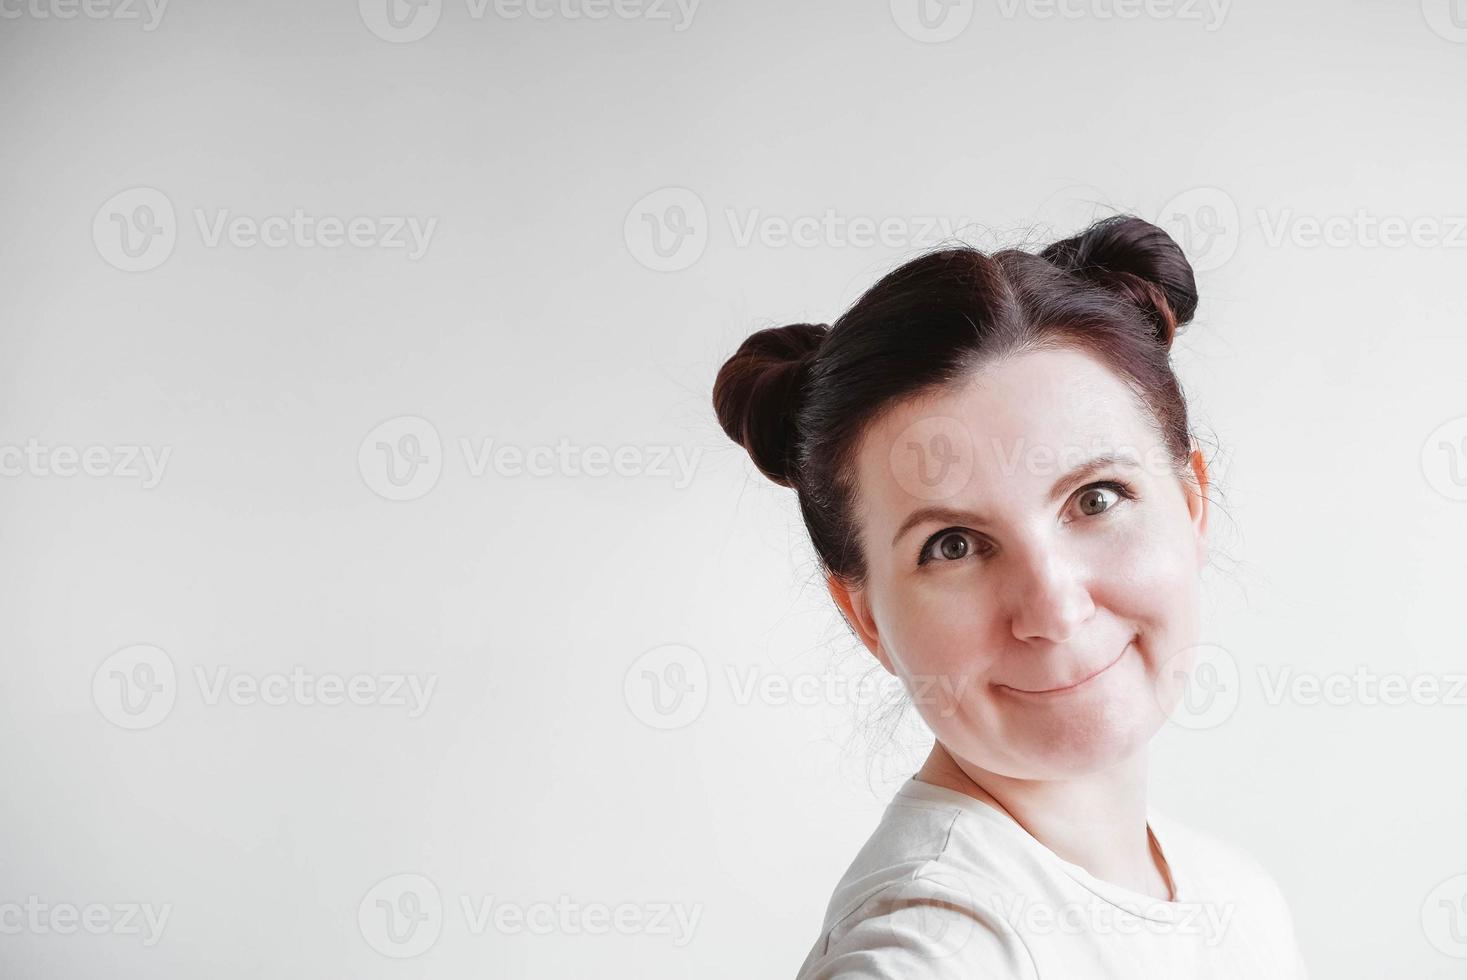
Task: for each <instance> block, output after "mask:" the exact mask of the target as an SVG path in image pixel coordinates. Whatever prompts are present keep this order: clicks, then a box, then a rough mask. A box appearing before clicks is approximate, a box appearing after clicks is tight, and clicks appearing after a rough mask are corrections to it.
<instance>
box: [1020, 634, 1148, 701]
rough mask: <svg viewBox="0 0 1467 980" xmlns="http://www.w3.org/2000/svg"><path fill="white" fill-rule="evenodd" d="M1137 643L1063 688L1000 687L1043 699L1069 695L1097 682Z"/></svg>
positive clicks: (1127, 646) (1129, 645) (1128, 644)
mask: <svg viewBox="0 0 1467 980" xmlns="http://www.w3.org/2000/svg"><path fill="white" fill-rule="evenodd" d="M1135 642H1136V641H1135V640H1132V641H1131V642H1130V643H1127V644H1126V645H1125V647H1124V648H1123V649H1122V650H1121V652H1120V653H1119V654H1117V655H1116V658H1115V659H1114V660H1112V661H1111V662H1110V663H1108V664H1106V665H1105V666H1104V667H1102V668H1100V669H1099V670H1097V671H1096V672H1095V673H1093V674H1091V675H1089V676H1088V677H1083V678H1081V679H1080V680H1078V681H1076V682H1075V683H1073V684H1066V685H1064V686H1063V687H1047V688H1044V689H1043V690H1040V691H1030V690H1026V689H1025V688H1022V687H1010V686H1009V685H1007V684H1000V685H998V686H999V687H1001V688H1003V689H1004V690H1006V691H1013V692H1014V693H1015V694H1030V695H1036V696H1041V697H1043V696H1049V695H1054V694H1067V693H1069V692H1070V691H1074V690H1076V689H1078V688H1081V687H1084V686H1085V685H1086V684H1089V683H1090V682H1091V681H1093V680H1095V678H1097V677H1099V676H1100V675H1101V674H1103V673H1105V672H1106V671H1107V670H1110V669H1111V668H1112V667H1114V666H1115V665H1116V664H1118V663H1120V662H1121V658H1122V657H1124V656H1125V655H1126V651H1127V650H1129V649H1131V646H1132V644H1134V643H1135Z"/></svg>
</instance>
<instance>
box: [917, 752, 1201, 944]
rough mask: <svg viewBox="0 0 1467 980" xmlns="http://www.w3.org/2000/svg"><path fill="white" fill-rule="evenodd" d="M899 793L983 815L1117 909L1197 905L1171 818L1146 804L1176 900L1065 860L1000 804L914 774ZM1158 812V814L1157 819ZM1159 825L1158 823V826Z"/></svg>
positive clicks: (1170, 910) (1148, 913)
mask: <svg viewBox="0 0 1467 980" xmlns="http://www.w3.org/2000/svg"><path fill="white" fill-rule="evenodd" d="M897 796H899V797H905V798H907V799H916V800H923V801H926V802H929V803H943V804H948V805H952V806H956V807H958V808H959V809H961V810H963V811H965V812H967V813H972V814H975V815H977V816H978V817H979V818H980V819H983V820H987V821H989V822H990V823H991V824H993V825H994V826H997V827H1001V828H1003V830H1004V832H1005V833H1008V834H1009V835H1010V836H1013V837H1014V838H1015V839H1017V840H1018V841H1019V842H1020V843H1021V844H1022V845H1023V846H1024V847H1026V848H1028V849H1029V850H1030V851H1032V852H1033V853H1035V854H1036V855H1038V856H1039V858H1040V859H1041V860H1043V861H1045V862H1046V863H1049V864H1054V865H1057V866H1058V867H1060V868H1061V869H1062V870H1063V871H1064V872H1065V874H1067V875H1069V877H1070V878H1072V879H1074V881H1075V882H1076V883H1077V884H1079V885H1080V886H1081V887H1083V888H1085V889H1086V890H1087V891H1090V892H1092V893H1094V894H1095V895H1097V896H1099V897H1100V898H1102V899H1104V900H1105V901H1107V902H1109V903H1110V904H1112V905H1114V906H1116V907H1117V908H1121V909H1124V910H1125V911H1127V912H1129V913H1131V914H1132V915H1135V916H1138V917H1140V918H1143V919H1149V920H1151V921H1153V922H1174V921H1176V920H1177V919H1178V917H1179V916H1180V915H1181V914H1182V912H1183V910H1184V909H1186V908H1187V907H1189V906H1190V905H1192V904H1195V903H1194V902H1193V901H1192V900H1191V898H1190V896H1191V888H1190V886H1189V884H1188V882H1187V880H1186V876H1185V873H1184V872H1181V871H1179V870H1178V868H1177V863H1176V853H1175V849H1174V848H1173V847H1171V846H1170V845H1171V844H1173V843H1175V838H1174V836H1173V835H1172V833H1171V829H1170V828H1171V822H1170V818H1169V817H1167V816H1165V815H1158V813H1157V812H1156V809H1155V808H1154V807H1150V806H1148V807H1147V809H1146V824H1147V828H1148V829H1149V830H1150V831H1151V834H1152V836H1153V837H1154V838H1155V839H1156V846H1157V848H1158V849H1159V850H1160V851H1161V854H1162V859H1163V860H1164V861H1165V863H1166V866H1167V871H1168V873H1169V875H1170V877H1171V880H1172V893H1173V896H1174V897H1173V899H1172V900H1171V901H1166V900H1163V899H1160V898H1156V897H1154V896H1152V895H1146V894H1143V893H1142V892H1137V891H1132V890H1131V889H1129V888H1125V887H1122V886H1121V885H1117V884H1115V883H1113V882H1109V881H1105V880H1103V879H1101V878H1097V877H1096V876H1095V875H1093V874H1091V873H1090V872H1089V871H1086V870H1085V869H1084V868H1082V867H1081V866H1080V865H1078V864H1074V863H1072V862H1070V861H1066V860H1065V859H1064V858H1062V857H1060V856H1059V855H1058V854H1056V853H1055V852H1054V851H1052V850H1050V849H1049V848H1048V847H1047V846H1045V844H1044V843H1043V842H1041V841H1040V840H1038V839H1037V838H1036V837H1034V835H1032V834H1030V833H1029V831H1027V830H1025V829H1024V826H1023V824H1021V823H1019V822H1018V821H1017V820H1015V819H1014V818H1013V817H1011V816H1009V815H1008V814H1007V813H1005V812H1004V811H1002V810H1000V809H998V808H997V807H994V806H991V805H989V804H988V803H985V802H984V801H983V800H980V799H978V798H977V797H976V796H969V795H968V794H967V793H960V792H958V791H957V790H954V789H948V788H947V787H945V786H937V785H934V784H932V783H925V782H923V781H921V780H920V779H918V778H917V777H916V776H912V777H911V778H910V779H908V780H907V781H906V783H904V784H903V785H902V788H901V789H900V790H898V791H897ZM1158 817H1160V819H1158ZM1158 825H1159V826H1158Z"/></svg>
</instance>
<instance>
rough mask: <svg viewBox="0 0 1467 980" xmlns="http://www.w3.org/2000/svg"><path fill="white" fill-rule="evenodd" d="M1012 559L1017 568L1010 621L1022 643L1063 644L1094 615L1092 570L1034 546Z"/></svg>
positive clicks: (1073, 560)
mask: <svg viewBox="0 0 1467 980" xmlns="http://www.w3.org/2000/svg"><path fill="white" fill-rule="evenodd" d="M1010 555H1011V557H1012V558H1013V561H1014V563H1015V567H1014V568H1013V569H1011V571H1012V573H1013V577H1012V582H1013V587H1012V592H1011V594H1010V603H1009V608H1010V619H1011V622H1012V629H1013V632H1014V636H1015V637H1016V638H1018V639H1020V640H1030V641H1032V640H1045V641H1048V642H1050V643H1064V642H1066V641H1068V640H1069V639H1070V637H1071V636H1072V635H1073V634H1074V633H1075V631H1076V630H1077V629H1078V628H1079V627H1080V626H1081V625H1083V624H1084V623H1085V622H1086V621H1087V620H1089V619H1090V617H1091V616H1093V615H1094V614H1095V603H1094V601H1092V599H1091V598H1090V585H1089V578H1090V574H1091V573H1090V570H1089V569H1088V568H1085V567H1082V566H1081V565H1080V564H1079V563H1078V562H1076V561H1075V559H1074V557H1073V556H1066V555H1064V554H1062V553H1061V552H1059V551H1058V550H1057V549H1055V548H1054V547H1052V546H1046V545H1040V544H1031V545H1030V546H1028V547H1026V548H1023V549H1020V550H1019V551H1018V553H1017V554H1016V553H1015V552H1014V551H1013V550H1012V549H1011V550H1010Z"/></svg>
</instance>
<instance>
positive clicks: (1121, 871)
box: [916, 742, 1172, 901]
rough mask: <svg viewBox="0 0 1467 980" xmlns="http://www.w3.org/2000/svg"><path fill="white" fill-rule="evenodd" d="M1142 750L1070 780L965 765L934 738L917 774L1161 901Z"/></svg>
mask: <svg viewBox="0 0 1467 980" xmlns="http://www.w3.org/2000/svg"><path fill="white" fill-rule="evenodd" d="M1148 761H1149V760H1148V757H1147V754H1146V750H1145V748H1142V749H1141V750H1140V751H1138V752H1136V753H1134V754H1133V755H1131V756H1129V757H1127V758H1126V759H1123V760H1122V761H1121V762H1119V763H1117V764H1116V765H1114V766H1112V767H1110V768H1109V769H1104V770H1101V771H1100V772H1095V773H1089V774H1087V775H1084V776H1078V777H1075V778H1072V779H1051V780H1034V779H1015V778H1012V777H1010V776H1002V775H999V774H998V773H993V772H989V771H987V770H986V769H981V768H979V767H977V766H974V765H971V764H969V763H966V762H961V761H959V760H958V759H956V758H955V757H954V756H953V755H952V754H950V753H949V752H948V751H947V749H945V748H944V747H943V745H942V743H941V742H938V743H935V744H934V745H933V747H932V753H931V754H930V755H929V756H928V757H927V761H926V762H925V763H923V765H922V768H921V769H920V770H918V771H917V774H916V778H917V779H918V780H919V781H921V782H924V783H932V784H933V785H936V786H942V787H944V788H946V789H951V790H955V791H957V792H959V793H966V794H967V795H969V796H972V797H975V798H977V799H979V800H982V801H983V802H985V803H988V804H989V805H990V806H997V807H998V808H999V809H1001V810H1004V811H1006V812H1007V813H1008V814H1009V816H1011V817H1013V819H1014V820H1015V821H1016V822H1017V823H1018V824H1019V826H1021V827H1023V828H1024V830H1026V831H1028V833H1029V835H1030V836H1031V837H1033V838H1034V839H1035V840H1037V841H1039V843H1041V844H1043V845H1044V846H1045V847H1047V848H1049V849H1050V850H1051V851H1053V852H1054V853H1055V854H1057V855H1058V856H1059V857H1061V858H1062V859H1064V860H1066V861H1069V862H1070V863H1071V864H1078V865H1079V866H1080V867H1082V868H1084V869H1085V870H1086V871H1088V872H1090V873H1091V874H1092V875H1094V876H1095V877H1097V878H1099V879H1101V880H1102V881H1108V882H1111V883H1112V884H1116V885H1120V886H1121V887H1123V888H1128V889H1130V890H1132V891H1135V892H1140V893H1141V894H1144V895H1150V896H1152V897H1153V898H1158V899H1161V900H1163V901H1166V900H1169V899H1171V898H1172V894H1171V887H1170V883H1169V878H1170V876H1169V875H1168V874H1167V872H1166V867H1165V862H1164V861H1163V860H1162V857H1161V854H1160V853H1159V852H1157V850H1156V849H1155V848H1154V847H1153V846H1152V844H1151V838H1150V835H1149V833H1148V832H1147V823H1146V800H1147V793H1146V784H1147V763H1148Z"/></svg>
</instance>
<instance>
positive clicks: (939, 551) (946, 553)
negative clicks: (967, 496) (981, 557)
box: [917, 527, 978, 565]
mask: <svg viewBox="0 0 1467 980" xmlns="http://www.w3.org/2000/svg"><path fill="white" fill-rule="evenodd" d="M977 540H978V538H977V535H975V534H974V533H973V532H972V531H967V530H964V529H963V528H960V527H948V528H943V529H942V530H941V531H938V532H937V533H936V534H934V535H933V536H932V537H930V538H928V539H927V541H926V543H925V544H923V545H922V550H921V551H920V552H918V554H917V564H918V565H926V564H927V563H928V562H931V561H937V562H939V563H942V564H946V563H948V562H955V561H962V560H963V559H964V558H967V557H969V556H970V555H973V554H976V553H977V552H978V546H977V545H976V544H970V542H976V541H977Z"/></svg>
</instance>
